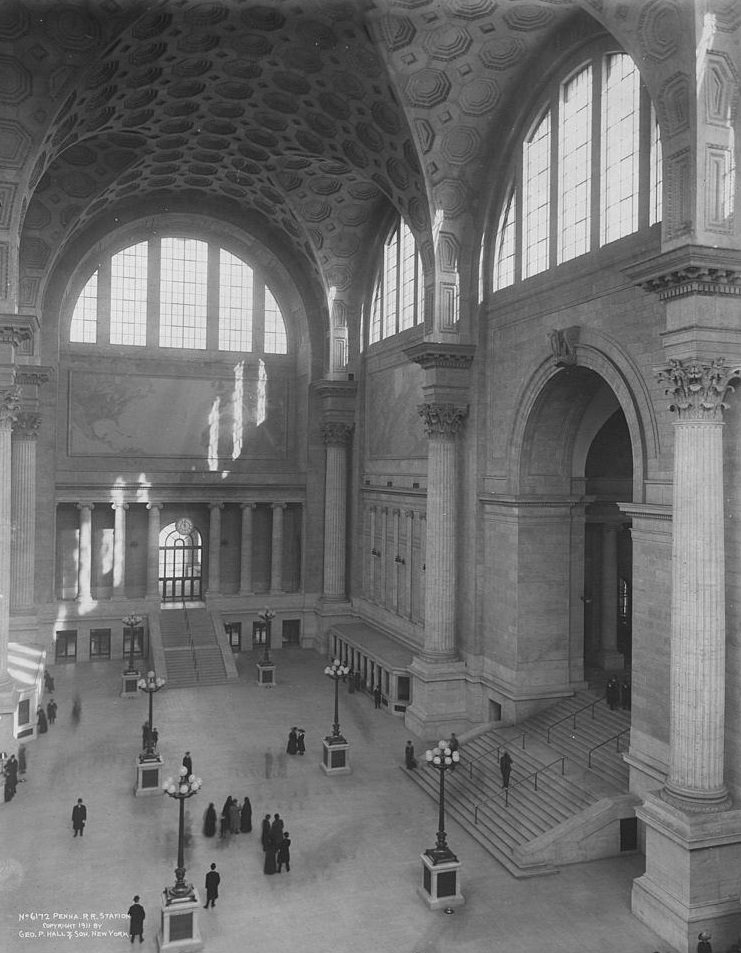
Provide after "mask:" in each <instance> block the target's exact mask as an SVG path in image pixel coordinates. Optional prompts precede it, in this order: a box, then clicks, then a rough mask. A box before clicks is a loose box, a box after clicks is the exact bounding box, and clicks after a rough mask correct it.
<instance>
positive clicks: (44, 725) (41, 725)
mask: <svg viewBox="0 0 741 953" xmlns="http://www.w3.org/2000/svg"><path fill="white" fill-rule="evenodd" d="M36 725H37V727H38V729H39V734H40V735H45V734H46V732H47V730H48V728H49V723H48V722H47V720H46V712H45V711H44V709H43V708H42V707H41V705H39V707H38V708H37V709H36Z"/></svg>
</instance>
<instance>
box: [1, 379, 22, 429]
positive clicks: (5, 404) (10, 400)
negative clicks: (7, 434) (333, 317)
mask: <svg viewBox="0 0 741 953" xmlns="http://www.w3.org/2000/svg"><path fill="white" fill-rule="evenodd" d="M20 403H21V390H20V388H19V387H10V388H8V390H6V391H2V392H0V425H5V426H6V427H7V426H12V425H13V424H14V423H15V422H16V420H17V419H18V414H19V413H20Z"/></svg>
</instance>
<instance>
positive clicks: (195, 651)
mask: <svg viewBox="0 0 741 953" xmlns="http://www.w3.org/2000/svg"><path fill="white" fill-rule="evenodd" d="M160 634H161V638H162V648H163V650H164V653H165V662H166V665H167V686H168V688H187V687H190V686H193V685H221V684H223V683H224V682H226V681H227V673H226V669H225V667H224V659H223V656H222V654H221V649H220V647H219V643H218V641H217V639H216V633H215V632H214V627H213V623H212V621H211V617H210V616H209V614H208V612H207V611H206V609H201V608H191V609H166V610H163V611H162V612H161V613H160Z"/></svg>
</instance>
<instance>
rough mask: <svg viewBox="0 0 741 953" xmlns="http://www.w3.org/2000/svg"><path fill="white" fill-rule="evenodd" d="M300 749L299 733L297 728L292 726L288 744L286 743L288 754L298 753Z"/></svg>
mask: <svg viewBox="0 0 741 953" xmlns="http://www.w3.org/2000/svg"><path fill="white" fill-rule="evenodd" d="M297 751H298V735H297V734H296V729H295V728H291V730H290V731H289V732H288V744H287V745H286V754H296V752H297Z"/></svg>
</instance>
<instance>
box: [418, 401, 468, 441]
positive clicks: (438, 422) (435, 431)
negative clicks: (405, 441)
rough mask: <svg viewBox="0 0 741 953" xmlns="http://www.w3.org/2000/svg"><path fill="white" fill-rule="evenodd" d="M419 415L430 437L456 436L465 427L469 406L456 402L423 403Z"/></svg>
mask: <svg viewBox="0 0 741 953" xmlns="http://www.w3.org/2000/svg"><path fill="white" fill-rule="evenodd" d="M419 415H420V417H421V418H422V422H423V423H424V427H425V433H426V434H427V436H428V437H454V436H455V435H456V434H457V433H458V431H459V430H461V428H462V427H463V421H464V420H465V419H466V417H467V416H468V407H460V406H458V405H456V404H422V406H421V407H420V408H419Z"/></svg>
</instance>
